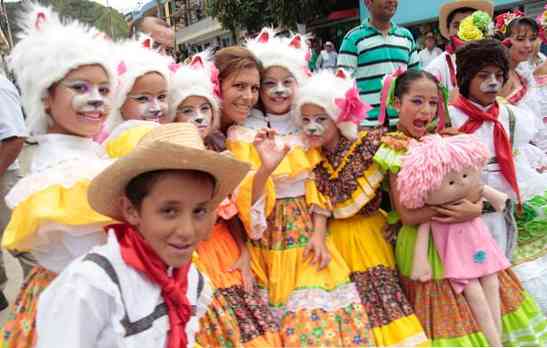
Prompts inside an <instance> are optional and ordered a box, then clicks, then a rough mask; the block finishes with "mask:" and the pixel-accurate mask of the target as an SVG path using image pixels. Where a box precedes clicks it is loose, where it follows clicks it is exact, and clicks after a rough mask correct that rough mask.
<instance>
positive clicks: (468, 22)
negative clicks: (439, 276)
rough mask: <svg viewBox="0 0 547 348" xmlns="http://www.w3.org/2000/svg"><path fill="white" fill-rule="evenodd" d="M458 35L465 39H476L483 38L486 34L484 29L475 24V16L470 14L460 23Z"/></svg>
mask: <svg viewBox="0 0 547 348" xmlns="http://www.w3.org/2000/svg"><path fill="white" fill-rule="evenodd" d="M458 37H459V38H460V39H462V40H463V41H475V40H482V39H483V38H484V35H483V33H482V31H481V30H480V29H479V28H477V27H476V26H475V23H474V21H473V16H469V17H467V18H465V19H464V20H463V21H462V22H461V23H460V29H459V31H458Z"/></svg>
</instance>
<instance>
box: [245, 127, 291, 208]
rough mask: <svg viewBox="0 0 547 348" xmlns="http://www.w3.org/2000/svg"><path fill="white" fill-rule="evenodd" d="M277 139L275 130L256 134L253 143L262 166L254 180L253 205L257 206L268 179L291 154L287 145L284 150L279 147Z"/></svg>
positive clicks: (263, 130)
mask: <svg viewBox="0 0 547 348" xmlns="http://www.w3.org/2000/svg"><path fill="white" fill-rule="evenodd" d="M275 137H276V132H275V130H272V129H262V130H260V131H259V132H258V133H257V134H256V137H255V140H254V142H253V144H254V146H255V148H256V151H257V152H258V155H259V156H260V162H261V165H260V167H259V168H258V170H257V171H256V173H255V175H254V179H253V193H252V195H253V197H252V204H255V203H256V202H257V201H258V200H259V199H260V198H261V197H262V195H263V194H264V188H265V187H266V182H267V181H268V178H269V177H270V176H271V175H272V173H273V172H274V170H275V168H277V166H278V165H279V163H281V161H282V160H283V158H285V155H286V154H287V152H289V147H288V145H286V144H285V145H284V146H283V147H282V148H280V147H278V146H277V144H276V143H275Z"/></svg>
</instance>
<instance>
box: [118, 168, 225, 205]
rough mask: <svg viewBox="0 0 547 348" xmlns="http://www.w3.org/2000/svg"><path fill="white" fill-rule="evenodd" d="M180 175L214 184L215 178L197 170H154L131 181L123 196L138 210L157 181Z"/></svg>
mask: <svg viewBox="0 0 547 348" xmlns="http://www.w3.org/2000/svg"><path fill="white" fill-rule="evenodd" d="M180 173H185V174H188V175H191V176H194V177H200V178H207V180H210V181H211V183H212V184H213V186H214V185H215V183H216V180H215V178H214V177H213V176H212V175H211V174H209V173H206V172H202V171H199V170H182V169H166V170H154V171H151V172H146V173H142V174H140V175H137V176H136V177H134V178H133V179H131V180H130V181H129V183H128V184H127V186H126V187H125V196H126V197H127V199H129V201H130V202H131V204H133V207H135V208H136V209H140V208H141V204H142V201H143V200H144V198H145V197H146V196H148V195H149V194H150V191H152V188H153V187H154V185H156V183H157V182H158V181H160V180H161V179H163V178H164V177H166V176H168V175H172V174H180Z"/></svg>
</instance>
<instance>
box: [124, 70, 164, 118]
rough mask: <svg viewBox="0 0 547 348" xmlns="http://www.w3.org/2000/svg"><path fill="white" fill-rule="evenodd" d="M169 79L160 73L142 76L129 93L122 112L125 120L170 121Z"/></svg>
mask: <svg viewBox="0 0 547 348" xmlns="http://www.w3.org/2000/svg"><path fill="white" fill-rule="evenodd" d="M167 106H168V105H167V81H165V79H164V78H163V76H161V75H160V74H158V73H155V72H152V73H147V74H144V75H143V76H140V77H139V78H138V79H137V80H135V84H134V85H133V88H131V91H130V92H129V94H128V95H127V99H126V100H125V103H124V104H123V106H122V109H121V114H122V116H123V118H124V119H125V120H146V121H156V122H159V123H167V122H170V121H171V120H170V117H168V113H167Z"/></svg>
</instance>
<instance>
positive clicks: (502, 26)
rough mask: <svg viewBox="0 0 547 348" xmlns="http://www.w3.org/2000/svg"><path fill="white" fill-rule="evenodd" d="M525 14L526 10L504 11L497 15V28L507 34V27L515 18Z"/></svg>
mask: <svg viewBox="0 0 547 348" xmlns="http://www.w3.org/2000/svg"><path fill="white" fill-rule="evenodd" d="M524 16H525V14H524V12H522V11H520V10H516V11H513V12H511V11H509V12H505V13H502V14H500V15H499V16H497V17H496V30H497V31H498V32H500V33H502V34H505V33H507V28H508V27H509V24H511V22H512V21H513V20H515V19H517V18H521V17H524Z"/></svg>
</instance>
